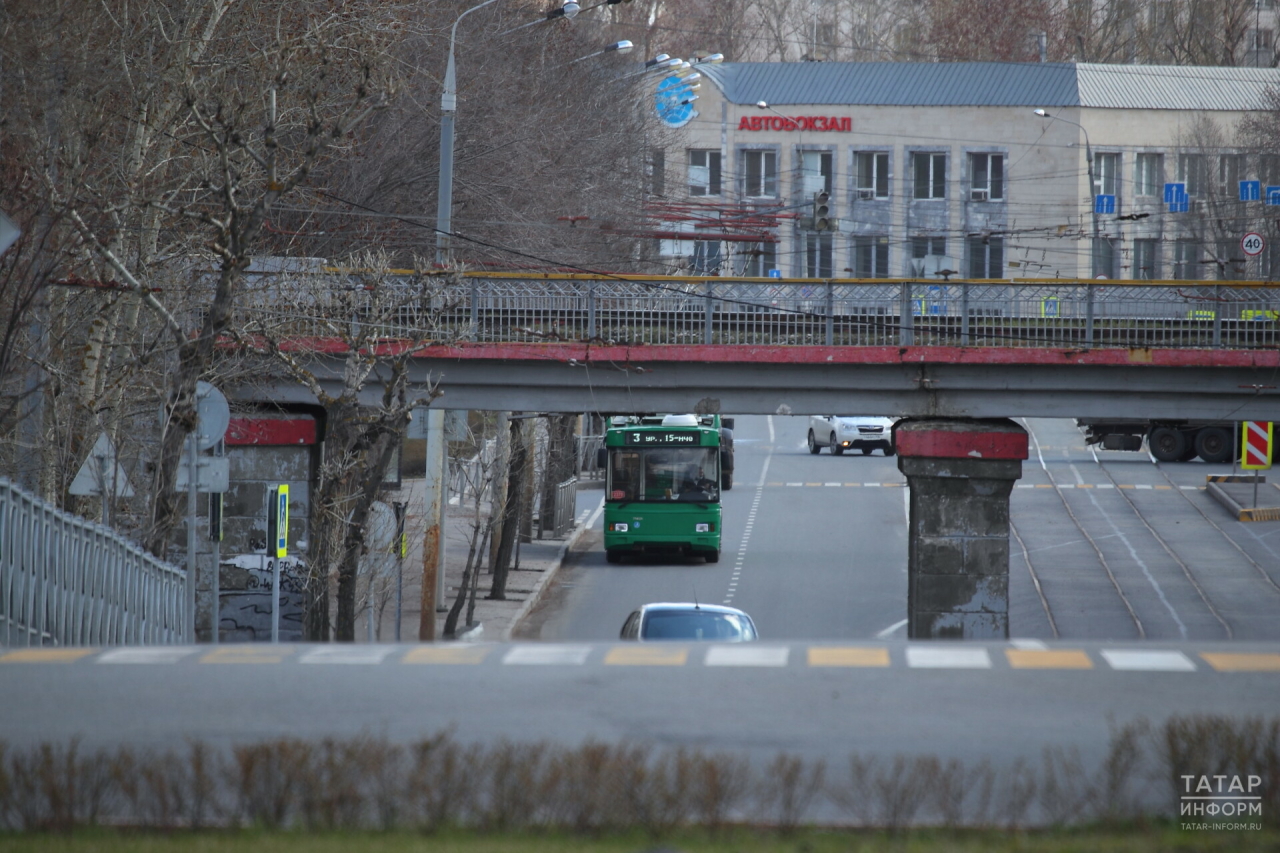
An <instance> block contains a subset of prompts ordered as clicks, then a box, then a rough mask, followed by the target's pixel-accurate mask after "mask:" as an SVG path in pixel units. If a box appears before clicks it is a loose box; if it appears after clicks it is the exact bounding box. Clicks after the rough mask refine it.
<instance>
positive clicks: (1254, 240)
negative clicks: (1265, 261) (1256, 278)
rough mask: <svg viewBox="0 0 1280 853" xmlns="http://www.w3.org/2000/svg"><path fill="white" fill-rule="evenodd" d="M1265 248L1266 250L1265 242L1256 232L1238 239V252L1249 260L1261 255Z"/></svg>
mask: <svg viewBox="0 0 1280 853" xmlns="http://www.w3.org/2000/svg"><path fill="white" fill-rule="evenodd" d="M1265 248H1267V240H1266V238H1265V237H1263V236H1262V235H1261V234H1259V233H1258V232H1257V231H1250V232H1249V233H1248V234H1246V235H1244V236H1243V237H1241V238H1240V251H1242V252H1244V253H1245V254H1246V255H1248V256H1249V257H1251V258H1255V257H1257V256H1258V255H1261V254H1262V250H1263V249H1265Z"/></svg>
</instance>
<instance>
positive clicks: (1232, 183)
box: [1218, 154, 1244, 199]
mask: <svg viewBox="0 0 1280 853" xmlns="http://www.w3.org/2000/svg"><path fill="white" fill-rule="evenodd" d="M1243 172H1244V155H1243V154H1223V155H1222V156H1221V157H1219V158H1218V193H1219V195H1220V196H1221V197H1222V198H1231V199H1234V198H1239V196H1240V175H1241V174H1242V173H1243Z"/></svg>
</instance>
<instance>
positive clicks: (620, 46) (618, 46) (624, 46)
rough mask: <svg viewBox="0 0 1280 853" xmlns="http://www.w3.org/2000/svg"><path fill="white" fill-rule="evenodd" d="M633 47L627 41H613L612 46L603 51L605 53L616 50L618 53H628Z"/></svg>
mask: <svg viewBox="0 0 1280 853" xmlns="http://www.w3.org/2000/svg"><path fill="white" fill-rule="evenodd" d="M633 47H635V45H634V44H632V43H631V42H630V41H628V40H627V39H623V40H622V41H615V42H614V43H613V44H611V45H609V46H608V47H606V48H605V50H606V51H610V50H616V51H617V52H618V53H630V52H631V48H633Z"/></svg>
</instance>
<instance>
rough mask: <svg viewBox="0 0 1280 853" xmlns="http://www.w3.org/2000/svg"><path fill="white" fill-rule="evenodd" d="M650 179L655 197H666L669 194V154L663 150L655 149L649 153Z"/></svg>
mask: <svg viewBox="0 0 1280 853" xmlns="http://www.w3.org/2000/svg"><path fill="white" fill-rule="evenodd" d="M649 155H650V156H649V178H650V186H651V187H652V189H653V194H654V195H659V196H660V195H666V192H667V152H666V151H665V150H663V149H661V148H653V149H651V150H650V152H649Z"/></svg>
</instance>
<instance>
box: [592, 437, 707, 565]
mask: <svg viewBox="0 0 1280 853" xmlns="http://www.w3.org/2000/svg"><path fill="white" fill-rule="evenodd" d="M731 426H732V423H731V421H730V420H729V419H725V421H724V422H723V423H722V422H721V419H720V416H719V415H702V416H699V415H640V416H630V417H624V416H616V417H614V418H612V419H611V420H610V424H609V427H608V429H606V430H605V435H604V448H603V450H602V451H601V452H602V454H604V455H606V456H607V462H606V463H605V466H606V467H605V470H606V477H607V478H608V479H607V480H606V482H605V504H604V549H605V556H606V558H607V559H608V561H609V562H610V563H616V562H618V561H619V560H621V559H622V556H623V555H624V554H628V553H631V554H643V553H655V552H656V553H663V552H665V553H678V554H685V555H690V556H698V557H704V558H706V561H707V562H708V563H715V562H717V561H719V559H720V533H721V523H720V491H721V489H728V488H731V487H732V485H733V433H732V432H731V431H730V427H731Z"/></svg>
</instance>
